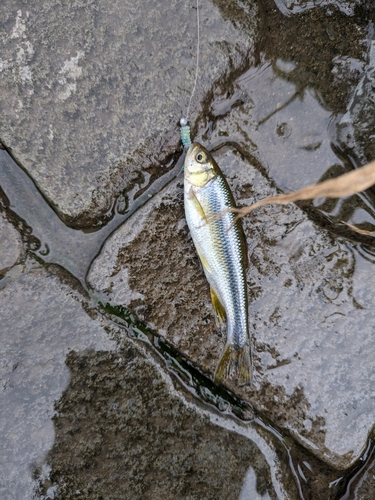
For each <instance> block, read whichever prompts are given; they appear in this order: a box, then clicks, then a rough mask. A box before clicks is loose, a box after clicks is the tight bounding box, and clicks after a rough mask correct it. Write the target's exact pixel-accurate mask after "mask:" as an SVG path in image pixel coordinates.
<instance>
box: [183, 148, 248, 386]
mask: <svg viewBox="0 0 375 500" xmlns="http://www.w3.org/2000/svg"><path fill="white" fill-rule="evenodd" d="M184 206H185V218H186V222H187V225H188V227H189V230H190V234H191V237H192V240H193V243H194V246H195V249H196V251H197V254H198V256H199V259H200V261H201V263H202V267H203V270H204V273H205V275H206V278H207V281H208V283H209V285H210V294H211V300H212V305H213V308H214V311H215V315H216V318H217V321H218V323H219V324H223V323H224V322H226V324H227V339H226V344H225V348H224V352H223V354H222V356H221V359H220V361H219V363H218V365H217V367H216V371H215V381H218V382H221V383H223V382H225V381H226V380H229V379H230V380H238V382H239V385H247V384H250V382H251V378H252V362H251V349H250V335H249V326H248V311H247V309H248V297H247V286H246V271H247V267H248V256H247V245H246V239H245V235H244V232H243V228H242V225H241V221H240V220H236V221H235V214H234V213H231V212H226V213H225V214H224V215H222V216H221V217H218V214H219V213H220V212H222V211H223V210H225V209H227V208H235V206H236V204H235V201H234V198H233V195H232V192H231V190H230V188H229V186H228V183H227V181H226V179H225V177H224V175H223V173H222V172H221V170H220V168H219V166H218V164H217V163H216V161H215V160H214V159H213V157H212V155H211V154H210V153H209V152H208V151H207V150H206V149H205V148H204V147H203V146H202V145H201V144H199V143H198V142H194V143H193V144H192V145H191V146H190V148H189V149H188V151H187V152H186V157H185V162H184Z"/></svg>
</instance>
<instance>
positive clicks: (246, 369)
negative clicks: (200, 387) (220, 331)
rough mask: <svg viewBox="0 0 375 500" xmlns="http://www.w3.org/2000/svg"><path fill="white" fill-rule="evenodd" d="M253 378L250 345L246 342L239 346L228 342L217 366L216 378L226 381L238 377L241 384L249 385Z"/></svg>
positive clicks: (219, 380)
mask: <svg viewBox="0 0 375 500" xmlns="http://www.w3.org/2000/svg"><path fill="white" fill-rule="evenodd" d="M251 378H252V370H251V358H250V346H249V345H248V344H245V345H244V346H242V347H239V346H236V345H233V344H227V345H226V346H225V351H224V354H223V356H222V358H221V360H220V362H219V364H218V367H217V368H216V372H215V380H216V381H218V382H224V381H225V380H228V379H231V380H235V379H237V380H238V381H239V383H240V385H248V384H250V382H251Z"/></svg>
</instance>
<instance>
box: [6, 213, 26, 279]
mask: <svg viewBox="0 0 375 500" xmlns="http://www.w3.org/2000/svg"><path fill="white" fill-rule="evenodd" d="M24 258H25V250H24V248H23V245H22V238H21V236H20V234H19V232H18V231H17V230H16V229H15V228H14V227H13V226H12V224H11V223H10V222H8V221H7V219H6V218H5V217H3V215H2V214H1V213H0V278H2V277H3V276H4V274H5V273H6V272H7V271H8V270H9V269H10V268H11V267H13V266H14V265H16V264H18V263H20V262H21V261H22V260H23V259H24Z"/></svg>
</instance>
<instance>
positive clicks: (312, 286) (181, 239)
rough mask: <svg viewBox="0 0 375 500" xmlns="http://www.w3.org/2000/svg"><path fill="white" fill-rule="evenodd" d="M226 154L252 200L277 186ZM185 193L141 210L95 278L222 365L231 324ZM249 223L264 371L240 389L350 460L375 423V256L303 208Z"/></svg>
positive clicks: (113, 298)
mask: <svg viewBox="0 0 375 500" xmlns="http://www.w3.org/2000/svg"><path fill="white" fill-rule="evenodd" d="M217 160H218V163H219V165H220V166H221V168H222V169H223V171H224V174H225V175H226V176H227V178H228V180H229V183H230V184H231V186H232V188H233V191H234V195H235V198H236V199H237V200H238V201H239V203H240V204H249V203H250V202H251V201H253V200H254V199H258V198H262V197H264V196H266V195H268V194H272V193H274V192H275V191H274V190H273V189H272V188H271V187H270V184H269V182H268V181H267V179H266V178H265V177H264V176H263V175H262V174H261V173H260V172H259V171H258V170H257V169H255V168H254V167H253V166H252V165H251V163H250V162H249V161H247V160H246V159H243V158H241V155H239V154H238V153H237V152H236V151H235V150H233V148H231V147H227V148H222V149H221V150H220V151H219V152H217ZM255 193H256V194H255ZM182 198H183V191H182V179H178V180H177V181H175V182H174V183H173V184H172V185H171V186H169V187H167V188H166V189H165V190H164V191H163V192H161V193H160V194H159V195H158V196H157V197H155V198H154V199H153V200H151V201H150V203H149V204H148V205H146V206H145V207H143V208H142V209H141V210H139V211H138V212H137V213H136V214H135V215H134V216H133V217H132V218H131V219H130V220H129V221H128V222H127V223H125V224H124V225H123V226H122V227H121V228H120V229H119V230H118V231H117V232H115V233H114V234H113V235H112V237H111V238H110V239H109V240H107V242H106V244H105V245H104V247H103V249H102V252H101V254H100V255H99V257H98V258H97V260H96V261H94V263H93V265H92V268H91V270H90V273H89V275H88V281H89V284H90V286H91V287H92V288H94V289H95V290H96V291H97V292H99V293H100V294H101V297H102V298H101V300H102V301H104V302H106V301H107V302H109V303H110V304H112V305H115V304H121V305H125V306H127V307H129V308H130V309H131V310H133V311H135V313H136V314H137V315H138V317H140V318H141V319H143V320H144V321H145V322H146V323H147V324H148V325H149V326H150V327H151V328H154V329H156V330H157V331H158V332H159V333H160V334H161V335H162V336H164V337H165V338H166V339H167V340H168V341H169V342H170V343H171V344H172V345H173V346H175V347H176V348H177V349H178V350H179V351H180V352H181V353H183V354H184V355H186V356H187V357H188V358H189V359H191V360H192V361H193V362H194V363H195V364H197V365H198V366H200V367H201V369H203V370H206V371H208V372H210V373H211V374H213V373H214V370H215V367H216V364H217V362H218V360H219V359H220V356H221V353H222V350H223V346H224V342H225V332H222V331H220V330H219V329H218V328H217V327H216V325H215V320H214V317H213V310H212V306H211V304H210V297H209V288H208V284H207V283H206V281H205V278H204V274H203V271H202V269H201V268H200V264H199V261H198V258H197V256H196V254H195V251H194V248H193V244H192V241H191V239H190V238H189V235H188V229H187V226H186V223H185V220H184V214H183V200H182ZM244 227H245V233H246V236H247V241H248V245H249V250H250V263H251V264H250V269H249V272H248V292H249V300H250V304H249V318H250V328H251V335H252V342H253V358H254V370H255V378H254V383H253V385H252V387H251V388H246V389H244V388H238V387H232V390H234V391H235V392H236V393H237V394H238V395H239V396H241V397H243V398H244V399H246V400H248V401H250V402H251V403H252V404H253V405H254V406H255V408H256V409H257V410H259V411H261V412H262V413H263V414H265V415H266V416H267V417H268V418H271V419H272V420H273V422H275V423H277V425H279V426H280V427H281V428H282V429H285V430H287V431H288V432H290V433H291V435H292V436H293V437H295V438H296V439H297V441H299V442H300V443H301V444H302V445H303V446H305V447H306V448H307V449H309V450H310V451H311V452H312V453H313V454H314V455H316V456H317V457H318V458H320V459H322V460H324V461H325V462H327V463H328V464H329V465H331V466H332V467H334V468H338V469H346V468H348V467H350V466H351V465H352V464H353V463H354V462H355V461H356V460H357V459H358V458H359V457H360V456H361V454H362V453H363V451H364V449H365V447H366V442H367V439H368V436H369V433H370V431H371V429H372V426H373V423H374V417H373V415H374V411H375V399H374V397H373V396H372V386H373V384H374V382H375V372H374V368H373V357H374V355H375V340H374V339H375V337H374V328H375V327H374V325H373V318H372V311H373V306H374V298H373V296H372V294H371V292H370V290H371V289H372V266H373V262H372V261H373V257H372V253H371V251H370V250H369V249H366V248H365V247H361V246H360V245H353V244H350V243H349V242H347V241H345V240H342V239H335V238H334V237H333V236H331V235H330V234H329V233H327V232H326V231H323V230H321V229H319V228H317V227H315V226H314V225H313V224H312V223H311V222H310V221H309V220H308V218H307V216H306V214H305V213H304V212H302V211H301V210H300V209H299V208H297V207H296V206H294V205H291V206H287V207H283V208H280V207H274V206H268V207H265V208H263V209H259V210H258V211H256V212H255V213H254V215H252V216H251V217H248V218H247V219H246V220H245V221H244ZM145 269H147V273H145V272H144V270H145Z"/></svg>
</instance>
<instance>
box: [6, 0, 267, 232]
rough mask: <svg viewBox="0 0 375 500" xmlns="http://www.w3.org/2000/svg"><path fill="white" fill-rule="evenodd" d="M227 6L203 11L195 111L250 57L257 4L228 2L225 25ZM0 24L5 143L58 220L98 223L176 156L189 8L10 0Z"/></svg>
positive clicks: (189, 45) (187, 80) (190, 59)
mask: <svg viewBox="0 0 375 500" xmlns="http://www.w3.org/2000/svg"><path fill="white" fill-rule="evenodd" d="M225 4H226V2H220V1H217V2H215V4H212V3H210V2H205V3H203V4H202V8H201V19H202V29H201V54H200V65H201V68H204V71H201V76H200V79H199V82H198V88H197V93H196V101H195V102H200V101H202V99H203V97H204V96H205V95H206V94H207V93H208V91H209V90H210V89H211V88H212V85H213V83H214V82H215V81H216V80H218V79H220V78H224V80H225V77H226V76H227V71H228V68H231V70H232V71H235V70H236V69H238V68H239V67H241V66H242V65H246V64H248V61H249V59H251V57H252V52H253V48H254V39H255V37H256V34H257V17H256V16H255V14H256V5H255V4H254V3H253V2H251V3H246V6H245V5H244V6H243V7H242V8H241V7H239V6H237V4H235V2H233V4H235V5H233V8H232V9H230V12H229V13H230V16H229V15H228V5H226V7H225ZM221 12H223V15H224V18H223V17H222V14H221ZM1 15H2V23H1V26H0V40H1V45H2V47H3V49H2V53H1V60H0V82H1V89H2V91H1V96H0V109H1V112H2V116H3V120H2V123H1V127H0V138H1V140H2V141H3V143H4V144H5V145H6V146H7V148H9V150H11V152H12V155H13V156H14V157H15V158H16V159H17V160H18V161H19V162H20V163H21V164H22V165H23V167H24V168H25V169H26V170H27V171H28V172H29V173H30V175H31V176H32V177H33V179H34V180H35V181H36V183H37V185H38V186H39V187H40V189H41V190H42V192H43V194H44V196H46V197H47V199H48V200H49V202H50V203H51V205H52V206H53V207H54V208H55V209H56V210H57V211H58V213H59V215H60V216H61V217H62V218H63V219H64V221H65V222H67V223H68V224H70V225H74V226H78V227H82V226H88V225H93V224H96V223H98V219H103V218H104V220H105V219H106V218H108V217H109V216H110V215H109V213H107V212H108V211H109V210H110V209H111V207H112V205H113V201H114V197H115V196H116V195H118V194H119V193H120V191H121V190H123V189H125V188H127V187H129V184H131V183H132V182H133V183H134V181H135V180H137V179H138V182H141V181H140V180H139V179H140V177H139V173H140V172H141V171H144V172H145V173H144V176H146V178H149V177H150V175H151V173H152V172H153V173H154V174H155V172H154V171H153V170H152V169H151V171H150V172H148V171H147V169H150V167H151V166H153V165H155V164H160V163H162V162H163V161H165V160H166V158H167V157H168V156H169V155H171V154H173V153H174V152H175V150H176V149H177V148H178V147H179V136H178V130H177V128H176V123H177V122H178V120H179V119H180V117H181V116H183V115H184V114H185V113H186V108H187V105H188V101H189V98H190V93H191V91H192V88H193V84H194V76H195V57H196V55H195V51H196V11H195V10H194V9H193V8H192V6H191V5H189V3H188V2H182V3H181V2H178V1H175V0H172V1H170V2H167V3H166V2H157V3H156V4H155V2H150V1H147V0H145V1H142V2H136V3H135V2H133V1H130V0H129V1H126V2H124V1H117V2H115V3H112V4H111V5H110V6H109V5H108V3H107V2H101V1H99V2H95V3H87V2H84V1H78V2H74V3H71V2H66V1H64V2H61V3H59V4H55V3H54V4H50V3H43V4H40V3H37V4H33V5H31V4H30V3H29V2H27V1H22V0H18V1H17V2H13V1H7V0H6V1H4V2H2V5H1ZM239 28H241V30H240V29H239ZM191 116H192V118H193V119H194V118H195V117H196V116H197V110H193V109H192V114H191ZM161 138H162V139H161ZM151 152H152V153H151ZM146 180H147V179H146Z"/></svg>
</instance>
